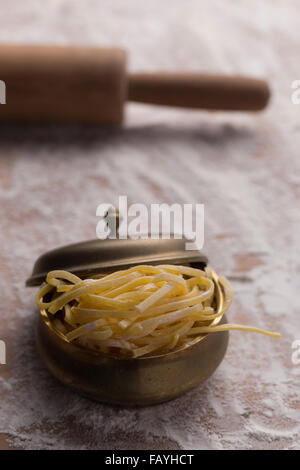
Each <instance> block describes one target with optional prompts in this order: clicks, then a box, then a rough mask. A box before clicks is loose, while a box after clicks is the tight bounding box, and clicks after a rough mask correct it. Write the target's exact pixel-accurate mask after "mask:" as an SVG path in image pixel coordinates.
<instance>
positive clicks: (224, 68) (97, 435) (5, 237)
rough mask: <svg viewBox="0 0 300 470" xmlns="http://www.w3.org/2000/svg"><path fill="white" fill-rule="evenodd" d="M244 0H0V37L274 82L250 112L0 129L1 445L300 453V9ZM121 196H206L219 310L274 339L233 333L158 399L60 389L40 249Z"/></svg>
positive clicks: (152, 112)
mask: <svg viewBox="0 0 300 470" xmlns="http://www.w3.org/2000/svg"><path fill="white" fill-rule="evenodd" d="M238 3H239V4H237V2H234V1H233V0H231V1H227V2H221V1H220V0H219V1H217V0H210V1H208V0H207V1H202V2H197V1H190V2H186V3H185V4H184V5H183V2H180V1H179V0H172V2H171V1H169V2H159V1H158V0H154V1H152V2H149V3H147V4H145V2H144V3H141V2H139V1H137V0H132V1H131V2H126V3H125V2H122V1H121V0H114V1H110V2H101V3H100V2H96V1H92V0H87V1H86V2H80V1H73V2H68V1H59V2H55V3H51V5H47V8H45V7H44V5H42V4H38V3H36V2H34V1H31V0H29V1H28V2H26V6H25V4H20V3H18V5H17V6H16V7H15V9H14V14H13V15H12V14H11V13H10V10H9V8H8V7H9V6H10V5H11V1H10V2H8V1H7V0H2V1H1V9H2V11H3V12H4V13H3V14H2V15H1V19H0V26H1V27H0V41H14V42H44V43H45V42H51V43H54V42H57V43H64V44H66V43H75V44H80V43H85V44H99V45H100V44H101V45H119V46H123V47H125V48H126V49H128V50H129V52H130V64H129V65H130V67H131V69H132V70H139V69H142V70H159V69H164V70H197V71H198V70H203V71H208V72H220V73H240V74H250V75H253V76H255V75H257V76H264V77H267V78H268V79H269V80H270V83H271V86H272V91H273V95H272V101H271V103H270V106H269V108H268V109H267V111H265V112H263V113H261V114H253V115H250V114H248V115H242V114H235V115H233V114H220V113H216V114H214V113H205V112H188V111H174V110H167V109H157V108H155V107H151V106H138V105H131V106H129V107H128V109H127V120H126V125H125V126H124V127H123V128H122V129H97V128H81V127H60V128H58V127H55V126H47V127H41V126H35V127H34V126H30V127H28V126H5V127H1V128H0V208H1V209H0V210H1V218H0V224H1V230H0V242H1V246H2V249H1V252H0V266H1V272H0V283H1V299H2V300H1V307H0V318H1V322H0V339H2V340H5V342H6V345H7V365H0V396H1V401H0V448H1V449H4V448H8V447H9V448H25V449H39V448H75V449H76V448H104V449H124V448H126V449H136V448H146V449H162V448H164V449H176V448H184V449H197V448H198V449H203V448H209V449H214V448H217V449H242V448H249V449H253V448H260V449H273V448H274V449H284V448H290V449H292V448H293V449H296V448H298V449H299V448H300V412H299V404H300V403H299V381H300V365H296V364H293V362H292V353H293V349H292V343H293V341H295V340H297V339H300V317H299V309H300V301H299V300H298V299H299V296H298V292H299V287H300V285H299V272H300V257H299V209H298V207H299V175H300V173H299V170H300V159H299V144H300V105H294V104H292V102H291V93H292V89H291V84H292V82H293V81H294V80H296V79H300V71H299V60H298V52H299V41H300V24H299V23H300V22H299V12H298V4H297V3H296V2H295V1H292V0H289V1H287V0H285V1H283V0H277V1H264V2H262V1H258V0H254V1H253V0H251V1H250V0H248V1H244V2H238ZM0 60H1V58H0ZM0 78H1V77H0ZM8 99H9V94H8ZM119 195H127V196H128V201H129V203H133V202H143V203H145V204H147V205H148V206H149V205H150V204H151V203H152V202H160V203H162V202H166V203H170V204H171V203H173V202H177V203H180V204H182V203H204V204H205V245H204V251H205V252H206V254H207V255H208V256H209V259H210V263H211V265H212V266H213V267H214V268H215V269H216V270H217V272H220V273H222V274H224V275H226V276H228V277H229V278H230V279H231V281H232V283H233V286H234V290H235V300H234V303H233V306H232V309H231V311H230V312H229V318H230V320H231V321H234V322H238V323H245V324H252V325H256V326H258V327H262V328H267V329H270V330H275V331H280V332H281V333H282V338H281V339H280V340H275V339H271V338H267V337H263V336H259V335H255V334H251V333H243V332H232V333H231V335H230V344H229V348H228V353H227V355H226V358H225V360H224V362H223V363H222V365H221V366H220V367H219V369H218V370H217V372H216V373H215V374H214V375H213V376H212V377H211V378H210V379H209V380H208V381H207V383H206V384H204V385H203V386H202V387H199V388H197V389H195V390H193V391H191V392H190V393H188V394H187V395H186V396H183V397H181V398H178V399H177V400H175V401H173V402H170V403H167V404H163V405H159V406H156V407H152V408H144V409H137V410H136V409H123V408H113V407H109V406H104V405H100V404H95V403H93V402H90V401H88V400H85V399H83V398H80V397H79V396H77V395H76V394H75V393H73V392H71V391H69V390H67V389H65V388H64V387H63V386H61V385H60V384H58V383H57V382H56V381H55V380H54V379H53V378H52V377H51V376H50V375H49V373H48V372H47V371H46V370H45V368H44V367H43V364H42V363H41V361H40V359H39V357H38V355H37V352H36V349H35V341H34V326H35V319H36V316H37V311H36V309H35V306H34V294H35V291H33V290H32V289H25V287H24V282H25V279H26V277H28V276H29V274H30V272H31V269H32V266H33V263H34V261H35V259H36V258H37V256H39V255H40V254H41V253H42V252H44V251H45V250H48V249H52V248H54V247H57V246H59V245H64V244H67V243H72V242H76V241H79V240H84V239H89V238H94V237H95V229H96V224H97V217H96V207H97V205H98V204H99V203H101V202H112V203H116V202H117V200H118V196H119Z"/></svg>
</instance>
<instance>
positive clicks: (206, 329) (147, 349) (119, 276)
mask: <svg viewBox="0 0 300 470" xmlns="http://www.w3.org/2000/svg"><path fill="white" fill-rule="evenodd" d="M220 296H221V297H222V303H221V304H220V305H221V307H219V300H220ZM232 297H233V292H232V287H231V284H230V283H229V281H228V280H227V279H226V278H224V277H221V278H218V277H217V276H216V275H215V273H213V271H212V270H211V269H210V268H209V267H207V268H206V269H205V271H203V270H200V269H197V268H193V267H189V266H177V265H174V266H173V265H160V266H150V265H139V266H133V267H132V268H129V269H124V270H119V271H116V272H114V273H111V274H108V275H106V276H101V275H96V276H94V277H93V278H89V279H83V280H82V279H81V278H80V277H78V276H75V275H74V274H72V273H70V272H67V271H63V270H55V271H51V272H49V273H48V275H47V277H46V282H44V283H43V284H42V285H41V287H40V290H39V292H38V294H37V296H36V301H37V305H38V307H39V308H40V309H41V310H46V312H48V318H49V319H50V320H51V319H52V320H51V321H52V324H53V327H54V328H55V329H56V330H57V331H58V332H59V333H60V334H63V335H64V336H65V338H66V339H67V340H68V341H70V342H75V343H78V344H80V345H82V346H84V347H87V348H91V349H94V350H98V351H102V352H104V353H110V354H115V355H119V356H127V357H141V356H145V355H149V354H153V353H155V354H161V353H165V352H168V351H172V350H174V349H176V348H178V347H180V346H183V345H186V344H189V343H190V341H191V339H193V338H197V337H198V336H202V335H205V334H208V333H215V332H218V331H227V330H244V331H253V332H257V333H262V334H265V335H269V336H274V337H278V336H280V335H279V334H278V333H272V332H268V331H265V330H261V329H260V328H255V327H252V326H243V325H236V324H231V323H229V324H218V323H219V321H220V320H221V318H222V316H223V315H224V313H225V312H226V311H227V310H228V308H229V307H230V305H231V302H232Z"/></svg>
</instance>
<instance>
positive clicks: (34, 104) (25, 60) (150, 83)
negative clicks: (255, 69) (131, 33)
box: [0, 45, 270, 124]
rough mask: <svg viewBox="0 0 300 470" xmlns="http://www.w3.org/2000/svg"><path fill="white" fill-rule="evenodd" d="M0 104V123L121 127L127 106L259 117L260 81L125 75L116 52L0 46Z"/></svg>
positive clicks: (122, 57) (264, 92)
mask: <svg viewBox="0 0 300 470" xmlns="http://www.w3.org/2000/svg"><path fill="white" fill-rule="evenodd" d="M0 80H3V81H4V82H5V86H6V104H3V105H0V121H1V122H4V121H22V122H27V121H36V122H64V123H67V122H70V123H75V122H78V123H88V124H120V123H121V122H122V119H123V110H124V104H125V103H126V101H134V102H139V103H151V104H156V105H164V106H174V107H180V108H193V109H207V110H224V111H234V110H236V111H258V110H261V109H263V108H264V107H265V106H266V104H267V102H268V99H269V94H270V93H269V88H268V85H267V83H266V82H265V81H264V80H258V79H253V78H247V77H239V76H221V75H203V74H199V73H160V72H158V73H133V74H127V71H126V53H125V51H124V50H122V49H117V48H111V49H106V48H99V47H77V46H43V45H0Z"/></svg>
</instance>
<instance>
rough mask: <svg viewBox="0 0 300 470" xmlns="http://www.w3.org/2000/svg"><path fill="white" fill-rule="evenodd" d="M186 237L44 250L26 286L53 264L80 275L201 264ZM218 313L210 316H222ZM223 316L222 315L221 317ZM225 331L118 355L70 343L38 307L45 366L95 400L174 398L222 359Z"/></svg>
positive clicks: (218, 295) (133, 402)
mask: <svg viewBox="0 0 300 470" xmlns="http://www.w3.org/2000/svg"><path fill="white" fill-rule="evenodd" d="M185 241H186V240H185V239H182V240H179V239H170V240H163V239H159V240H155V239H146V240H144V239H139V240H130V239H128V240H118V239H117V240H90V241H86V242H82V243H78V244H74V245H69V246H66V247H62V248H59V249H56V250H53V251H50V252H47V253H45V254H43V255H42V256H41V257H40V258H39V259H38V260H37V261H36V263H35V265H34V268H33V272H32V275H31V277H30V278H29V279H28V280H27V283H26V284H27V285H28V286H34V285H38V284H40V283H41V282H42V281H43V280H44V279H45V276H46V275H47V272H49V271H51V270H53V269H65V270H68V271H71V272H73V273H74V274H77V275H79V276H81V277H88V276H93V275H95V274H98V273H100V272H101V273H108V272H110V271H111V270H116V269H122V268H126V267H130V266H134V265H137V264H183V265H187V266H194V267H197V268H199V269H203V267H205V266H206V263H207V258H206V257H205V256H204V255H203V254H202V253H200V252H199V251H186V250H185ZM213 281H214V283H215V303H216V305H215V308H216V310H217V311H218V312H221V311H222V309H223V304H224V292H223V289H222V286H221V284H220V283H219V278H218V276H217V275H216V273H213ZM220 318H221V317H218V318H216V319H215V320H214V321H213V324H214V325H216V324H217V323H219V322H220ZM223 322H226V318H225V317H223V318H222V321H221V322H220V323H223ZM228 337H229V335H228V332H227V331H224V332H217V333H210V334H207V335H202V336H201V337H197V338H194V339H193V340H192V341H191V342H190V343H189V344H186V345H184V346H182V347H181V348H179V349H177V350H174V351H171V352H168V353H166V354H159V355H158V354H157V355H152V356H145V357H139V358H132V359H131V358H119V357H113V356H109V355H107V354H103V353H100V352H98V351H93V350H89V349H86V348H84V347H82V346H80V345H78V344H74V343H72V342H70V341H68V339H67V338H66V337H65V336H64V335H63V334H62V333H60V332H59V331H58V330H56V329H55V327H54V325H53V322H52V321H51V317H48V315H47V313H46V312H45V311H44V310H42V311H41V315H40V316H39V322H38V328H37V345H38V350H39V352H40V355H41V357H42V359H43V360H44V362H45V364H46V366H47V367H48V369H49V370H50V371H51V372H52V374H53V375H54V376H55V377H57V378H58V379H59V380H60V381H61V382H63V383H64V384H66V385H68V386H70V387H72V388H73V389H75V390H77V391H78V392H79V393H81V394H82V395H85V396H87V397H89V398H92V399H94V400H97V401H101V402H106V403H111V404H117V405H126V406H145V405H153V404H155V403H161V402H164V401H167V400H170V399H172V398H175V397H177V396H179V395H181V394H182V393H184V392H186V391H187V390H189V389H191V388H193V387H195V386H196V385H198V384H200V383H201V382H204V380H206V379H207V378H208V377H209V376H210V375H211V374H212V373H213V372H214V371H215V369H216V368H217V367H218V365H219V364H220V362H221V361H222V359H223V357H224V355H225V352H226V349H227V344H228Z"/></svg>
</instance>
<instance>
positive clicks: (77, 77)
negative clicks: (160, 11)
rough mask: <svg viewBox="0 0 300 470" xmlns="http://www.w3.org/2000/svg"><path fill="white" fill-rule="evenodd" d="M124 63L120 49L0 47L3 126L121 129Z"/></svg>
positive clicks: (0, 119) (124, 77)
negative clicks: (29, 123) (65, 124)
mask: <svg viewBox="0 0 300 470" xmlns="http://www.w3.org/2000/svg"><path fill="white" fill-rule="evenodd" d="M125 59H126V55H125V52H124V51H123V50H121V49H102V48H98V47H75V46H20V45H16V46H13V45H7V46H0V79H1V80H4V81H5V84H6V104H5V105H2V106H0V121H24V122H25V121H38V122H44V121H48V122H71V123H72V122H80V123H87V124H120V123H121V121H122V117H123V105H124V100H125V95H126V85H125V84H126V74H125V72H126V69H125Z"/></svg>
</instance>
